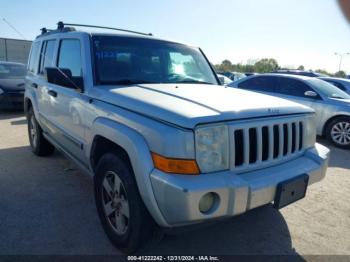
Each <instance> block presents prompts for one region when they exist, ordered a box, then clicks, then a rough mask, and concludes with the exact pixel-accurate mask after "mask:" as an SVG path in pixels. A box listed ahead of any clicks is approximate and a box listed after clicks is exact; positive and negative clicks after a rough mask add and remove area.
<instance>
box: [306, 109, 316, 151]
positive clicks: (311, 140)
mask: <svg viewBox="0 0 350 262" xmlns="http://www.w3.org/2000/svg"><path fill="white" fill-rule="evenodd" d="M304 130H305V136H304V137H305V147H306V148H310V147H313V146H314V145H315V143H316V116H315V114H312V115H309V116H307V117H306V121H305V129H304Z"/></svg>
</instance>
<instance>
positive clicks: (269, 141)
mask: <svg viewBox="0 0 350 262" xmlns="http://www.w3.org/2000/svg"><path fill="white" fill-rule="evenodd" d="M302 121H303V120H302V119H300V120H295V119H293V120H288V119H287V120H286V119H279V120H278V121H272V123H268V124H265V125H264V124H260V125H259V124H258V125H255V126H251V125H253V123H252V124H249V123H248V124H245V125H242V126H241V127H239V128H236V127H234V129H233V130H234V131H233V133H234V134H233V138H234V140H233V141H234V142H233V153H234V159H233V161H232V162H233V167H234V168H242V169H243V168H244V167H250V166H252V167H253V166H254V165H258V164H260V163H262V164H264V163H269V162H273V161H278V160H282V159H283V160H286V159H288V158H289V157H292V156H293V155H295V154H297V153H299V152H300V151H301V150H302V149H303V136H304V132H303V122H302Z"/></svg>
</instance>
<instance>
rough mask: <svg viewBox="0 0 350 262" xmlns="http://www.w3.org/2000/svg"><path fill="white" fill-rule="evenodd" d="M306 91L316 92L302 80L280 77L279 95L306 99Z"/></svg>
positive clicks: (277, 90)
mask: <svg viewBox="0 0 350 262" xmlns="http://www.w3.org/2000/svg"><path fill="white" fill-rule="evenodd" d="M306 91H314V90H313V89H312V88H311V87H309V86H308V85H307V84H304V83H303V82H302V81H300V80H296V79H292V78H286V77H280V79H279V84H278V88H277V89H276V92H277V93H280V94H284V95H290V96H300V97H304V96H305V95H304V94H305V92H306ZM314 92H315V91H314Z"/></svg>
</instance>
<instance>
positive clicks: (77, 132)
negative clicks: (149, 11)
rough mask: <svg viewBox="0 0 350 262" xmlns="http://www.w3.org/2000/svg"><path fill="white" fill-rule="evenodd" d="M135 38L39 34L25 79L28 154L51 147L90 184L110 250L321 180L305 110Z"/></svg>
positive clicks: (324, 157) (321, 155)
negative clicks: (230, 83) (227, 81)
mask: <svg viewBox="0 0 350 262" xmlns="http://www.w3.org/2000/svg"><path fill="white" fill-rule="evenodd" d="M69 26H71V25H69ZM75 26H77V25H75ZM80 26H82V25H80ZM95 27H96V26H95ZM124 31H127V30H124ZM131 33H132V34H130V33H128V34H125V33H124V34H106V33H103V34H102V33H88V32H83V31H76V30H75V29H74V28H72V27H67V24H63V23H62V22H60V23H59V26H58V29H57V30H50V31H48V30H45V29H43V33H42V34H41V35H40V36H38V37H37V38H36V40H35V41H34V42H33V45H32V50H31V54H30V60H29V64H28V75H27V77H26V91H25V110H26V115H27V119H28V131H29V139H30V144H31V147H32V151H33V152H34V154H36V155H38V156H46V155H49V154H50V153H52V152H53V150H54V148H57V149H59V150H60V151H61V152H63V153H64V154H65V155H67V156H68V157H69V158H70V159H72V160H73V161H74V162H75V163H76V164H77V165H78V166H79V167H80V168H81V169H82V170H83V171H85V172H86V173H87V174H89V175H91V176H92V177H93V179H94V185H95V200H96V206H97V211H98V214H99V216H100V219H101V223H102V225H103V228H104V230H105V232H106V234H107V235H108V237H109V239H110V240H111V241H112V243H113V244H115V245H116V246H117V247H119V248H120V249H122V250H123V251H124V252H127V253H130V252H133V251H135V250H137V248H138V247H140V245H142V244H144V243H146V242H147V240H148V239H149V238H150V237H151V236H152V234H153V232H154V230H155V229H158V228H162V227H163V228H164V227H165V228H170V227H178V226H182V225H188V224H194V223H201V222H204V221H208V220H215V219H218V218H222V217H232V216H235V215H238V214H241V213H244V212H246V211H248V210H250V209H253V208H255V207H259V206H262V205H265V204H268V203H273V204H274V206H275V207H276V208H281V207H284V206H286V205H288V204H290V203H293V202H295V201H297V200H299V199H301V198H303V197H304V196H305V193H306V190H307V187H308V186H309V185H311V184H313V183H315V182H318V181H320V180H321V179H323V178H324V176H325V173H326V168H327V165H328V154H329V150H328V149H327V148H325V147H324V146H322V145H319V144H317V143H315V138H316V129H315V122H314V112H313V111H312V110H311V109H310V108H308V107H305V106H302V105H299V104H296V103H294V102H290V101H287V100H284V99H280V98H275V97H272V96H268V95H263V94H258V93H254V92H250V91H245V90H239V89H234V88H226V87H225V86H222V85H220V84H219V80H218V78H217V77H216V74H215V72H214V70H213V68H212V67H211V66H210V63H209V62H208V60H207V58H206V57H205V55H204V53H203V52H202V51H201V49H199V48H196V47H191V46H187V45H184V44H179V43H175V42H170V41H165V40H160V39H156V38H154V37H152V36H150V35H147V34H142V33H137V32H131Z"/></svg>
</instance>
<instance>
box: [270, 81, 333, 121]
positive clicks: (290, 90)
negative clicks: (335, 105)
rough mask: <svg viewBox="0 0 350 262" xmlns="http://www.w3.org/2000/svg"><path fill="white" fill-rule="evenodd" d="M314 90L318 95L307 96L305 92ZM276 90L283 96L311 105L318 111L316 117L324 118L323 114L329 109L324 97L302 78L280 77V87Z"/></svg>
mask: <svg viewBox="0 0 350 262" xmlns="http://www.w3.org/2000/svg"><path fill="white" fill-rule="evenodd" d="M307 91H313V92H315V93H316V94H317V96H316V97H308V96H305V92H307ZM276 92H277V93H279V94H280V96H281V97H283V98H285V99H288V100H292V101H294V102H297V103H299V104H302V105H305V106H308V107H311V108H312V109H314V110H315V112H316V117H317V118H318V119H321V118H322V114H323V113H324V112H325V111H326V110H327V108H328V105H327V104H326V103H325V101H324V100H323V99H322V97H321V96H320V95H319V94H318V93H317V91H316V90H315V89H313V88H312V87H311V86H309V85H308V84H306V83H304V82H303V81H302V80H299V79H293V78H288V77H279V80H278V87H277V88H276Z"/></svg>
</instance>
